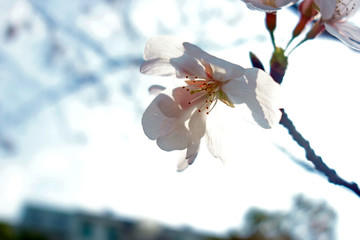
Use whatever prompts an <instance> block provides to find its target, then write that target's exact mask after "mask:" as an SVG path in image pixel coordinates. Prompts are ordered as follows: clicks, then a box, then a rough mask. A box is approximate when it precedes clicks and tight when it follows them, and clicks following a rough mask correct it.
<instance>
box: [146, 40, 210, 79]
mask: <svg viewBox="0 0 360 240" xmlns="http://www.w3.org/2000/svg"><path fill="white" fill-rule="evenodd" d="M143 57H144V60H145V62H144V63H142V64H141V66H140V72H141V73H144V74H148V75H158V76H174V75H176V76H177V77H181V78H183V77H185V76H186V75H191V76H204V74H205V72H204V67H203V66H202V65H201V64H200V63H199V61H198V60H196V59H194V58H193V57H191V56H189V55H188V54H187V53H186V50H185V48H184V46H183V41H181V40H180V39H179V38H177V37H174V36H157V37H153V38H150V39H149V41H148V42H147V44H146V47H145V51H144V56H143Z"/></svg>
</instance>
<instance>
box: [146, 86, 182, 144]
mask: <svg viewBox="0 0 360 240" xmlns="http://www.w3.org/2000/svg"><path fill="white" fill-rule="evenodd" d="M161 102H170V103H171V102H172V103H173V106H174V109H177V110H178V111H179V112H180V108H179V107H178V106H177V105H176V104H175V102H174V100H173V99H172V98H171V97H169V96H168V95H166V94H165V92H163V93H161V94H159V95H158V96H157V97H156V98H155V99H154V100H153V101H152V102H151V104H150V105H149V106H148V107H147V109H146V110H145V112H144V114H143V116H142V119H141V122H142V126H143V129H144V132H145V135H146V136H147V137H148V138H150V139H151V140H155V139H157V138H158V137H160V136H161V135H163V134H168V133H169V132H170V131H171V130H172V128H173V126H174V125H175V124H176V121H177V119H176V118H170V117H168V116H166V115H165V114H164V113H163V112H162V111H161V110H160V108H159V103H161Z"/></svg>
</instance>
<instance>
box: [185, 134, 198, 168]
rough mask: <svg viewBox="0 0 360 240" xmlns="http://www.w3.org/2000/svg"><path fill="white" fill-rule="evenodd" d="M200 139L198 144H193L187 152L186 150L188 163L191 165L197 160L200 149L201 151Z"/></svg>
mask: <svg viewBox="0 0 360 240" xmlns="http://www.w3.org/2000/svg"><path fill="white" fill-rule="evenodd" d="M200 141H201V140H200V139H199V140H198V141H196V142H194V143H193V144H191V145H190V146H189V147H188V148H187V150H186V156H185V158H186V159H188V163H189V165H190V164H192V163H193V162H194V160H195V158H194V156H195V157H196V156H197V154H198V152H199V149H200Z"/></svg>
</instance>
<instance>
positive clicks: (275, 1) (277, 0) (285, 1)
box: [243, 0, 298, 12]
mask: <svg viewBox="0 0 360 240" xmlns="http://www.w3.org/2000/svg"><path fill="white" fill-rule="evenodd" d="M297 1H298V0H270V1H268V0H243V2H245V3H246V5H247V7H248V8H250V9H251V10H258V11H264V12H275V11H277V10H280V8H282V7H285V6H289V5H292V4H294V3H296V2H297Z"/></svg>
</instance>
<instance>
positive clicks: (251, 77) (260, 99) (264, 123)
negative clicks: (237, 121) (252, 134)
mask: <svg viewBox="0 0 360 240" xmlns="http://www.w3.org/2000/svg"><path fill="white" fill-rule="evenodd" d="M223 91H224V92H225V93H226V94H227V96H228V97H229V99H230V100H231V101H232V103H234V104H235V108H236V104H242V103H245V104H246V105H247V106H248V107H249V109H250V110H251V112H252V116H253V118H254V120H255V121H256V123H258V124H259V125H260V126H261V127H263V128H271V127H272V126H274V125H275V124H277V123H279V121H280V117H281V112H280V110H279V108H280V105H279V99H280V85H279V84H277V83H276V82H275V81H274V80H273V79H272V78H271V77H270V75H268V74H267V73H265V72H264V71H262V70H260V69H258V68H249V69H246V71H245V75H244V77H242V78H238V79H234V80H233V81H230V82H228V83H226V84H225V85H224V86H223Z"/></svg>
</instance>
